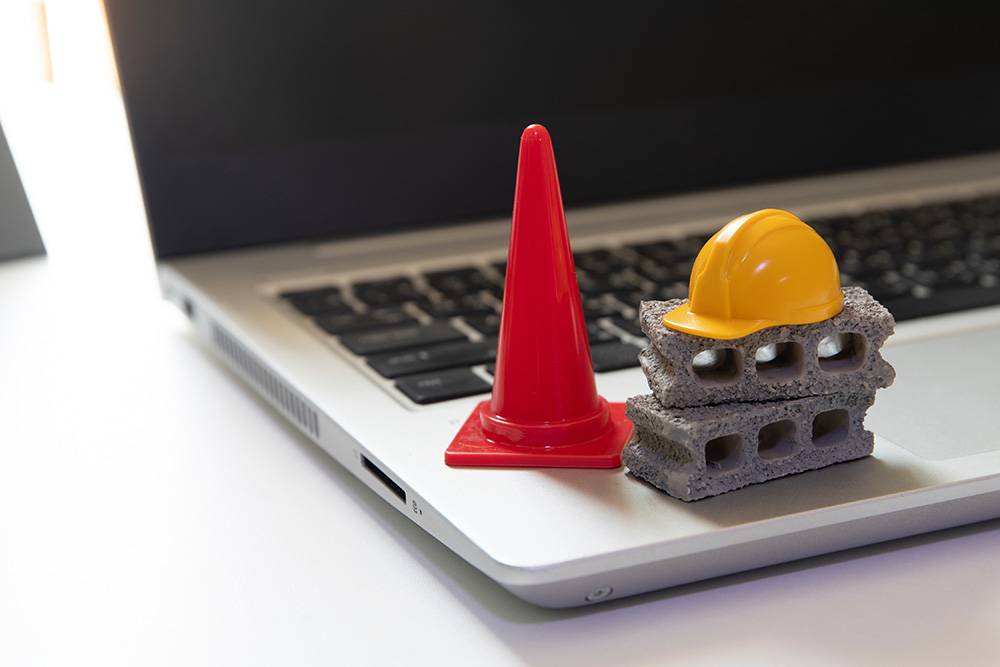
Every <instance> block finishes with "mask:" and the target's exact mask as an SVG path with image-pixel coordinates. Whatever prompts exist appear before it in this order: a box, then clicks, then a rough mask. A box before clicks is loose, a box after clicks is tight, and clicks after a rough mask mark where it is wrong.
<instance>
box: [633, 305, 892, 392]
mask: <svg viewBox="0 0 1000 667" xmlns="http://www.w3.org/2000/svg"><path fill="white" fill-rule="evenodd" d="M682 303H684V301H683V300H681V299H673V300H670V301H643V302H642V304H641V305H640V307H639V324H640V326H641V327H642V330H643V332H644V333H645V334H646V336H647V337H648V338H649V340H650V347H648V348H646V349H645V350H644V351H643V352H642V353H641V354H640V355H639V361H640V363H641V365H642V370H643V372H644V373H645V374H646V379H647V380H648V382H649V387H650V389H652V390H653V393H654V394H655V395H656V397H657V398H658V399H659V400H660V402H661V403H662V404H663V405H666V406H672V407H688V406H696V405H706V404H714V403H741V402H746V401H773V400H781V399H787V398H799V397H803V396H817V395H821V394H832V393H860V394H867V393H871V392H873V391H874V390H876V389H879V388H882V387H888V386H889V385H891V384H892V382H893V380H894V379H895V377H896V372H895V371H894V370H893V368H892V366H890V365H889V363H888V362H887V361H886V360H885V359H884V358H883V357H882V354H881V352H879V348H881V347H882V344H883V343H884V342H885V339H886V338H888V337H889V336H890V335H891V334H892V332H893V330H894V328H895V324H896V323H895V320H894V319H893V317H892V315H891V314H890V313H889V311H888V310H886V309H885V307H883V306H882V304H880V303H879V302H878V301H876V300H875V299H874V298H872V296H871V295H869V294H868V292H866V291H865V290H864V289H862V288H860V287H847V288H845V289H844V309H843V311H841V312H840V313H839V314H838V315H836V316H835V317H832V318H830V319H829V320H824V321H822V322H816V323H814V324H802V325H787V326H777V327H771V328H768V329H764V330H762V331H758V332H756V333H753V334H750V335H749V336H744V337H743V338H736V339H733V340H716V339H712V338H702V337H700V336H693V335H691V334H686V333H682V332H680V331H674V330H673V329H668V328H667V327H665V326H663V323H662V322H661V318H662V317H663V315H664V313H666V312H668V311H670V310H672V309H674V308H676V307H677V306H679V305H680V304H682ZM837 335H841V336H846V339H842V341H841V342H842V343H843V347H844V350H843V351H842V352H841V353H840V354H837V355H835V356H832V357H829V358H820V356H819V352H820V350H823V351H824V352H825V353H828V352H829V350H827V349H826V348H827V347H828V342H829V339H828V337H830V336H837ZM768 345H775V346H777V347H776V348H774V347H772V348H768V349H769V350H770V351H771V352H772V354H774V353H776V357H775V358H774V359H773V360H771V361H766V362H764V363H758V361H757V359H756V356H757V352H758V350H760V349H761V348H766V346H768ZM707 350H716V351H717V352H710V353H709V354H715V355H716V359H715V362H716V364H715V366H714V367H704V366H702V367H699V366H698V365H697V364H695V363H694V360H695V356H696V355H698V354H699V353H702V352H705V351H707ZM765 351H766V350H765ZM703 356H704V355H703Z"/></svg>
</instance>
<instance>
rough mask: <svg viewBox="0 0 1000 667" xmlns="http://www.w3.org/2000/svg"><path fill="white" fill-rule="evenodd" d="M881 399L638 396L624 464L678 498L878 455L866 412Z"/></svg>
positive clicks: (631, 406) (629, 411)
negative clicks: (704, 400) (705, 400)
mask: <svg viewBox="0 0 1000 667" xmlns="http://www.w3.org/2000/svg"><path fill="white" fill-rule="evenodd" d="M874 401H875V394H874V391H870V392H867V393H862V394H831V395H825V396H810V397H806V398H799V399H790V400H785V401H772V402H767V403H745V404H739V405H732V404H722V405H708V406H703V407H691V408H664V407H663V406H662V405H660V403H659V402H658V401H657V400H656V397H655V396H652V395H649V394H647V395H644V396H635V397H633V398H630V399H629V400H628V403H627V407H626V415H628V417H629V418H630V419H631V420H632V422H633V423H634V425H635V432H634V434H633V436H632V440H631V441H630V442H629V444H628V445H627V446H626V447H625V450H624V451H623V452H622V462H623V463H624V464H625V466H626V467H627V468H628V469H629V471H630V472H631V473H632V474H633V475H635V476H636V477H639V478H641V479H644V480H646V481H647V482H649V483H650V484H652V485H653V486H656V487H658V488H660V489H663V490H664V491H666V492H667V493H669V494H670V495H671V496H674V497H675V498H680V499H681V500H698V499H700V498H705V497H708V496H714V495H718V494H720V493H725V492H727V491H732V490H734V489H739V488H741V487H744V486H747V485H749V484H757V483H760V482H764V481H767V480H769V479H774V478H776V477H783V476H785V475H791V474H794V473H799V472H803V471H806V470H815V469H817V468H822V467H824V466H828V465H831V464H834V463H840V462H842V461H849V460H852V459H857V458H861V457H864V456H867V455H869V454H871V452H872V448H873V446H874V437H873V436H872V433H871V432H870V431H866V430H865V428H864V417H865V412H866V411H867V410H868V408H869V407H871V405H872V403H873V402H874Z"/></svg>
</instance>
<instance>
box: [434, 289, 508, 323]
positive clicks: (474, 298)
mask: <svg viewBox="0 0 1000 667" xmlns="http://www.w3.org/2000/svg"><path fill="white" fill-rule="evenodd" d="M417 306H418V307H419V308H420V310H422V311H424V312H425V313H427V314H428V315H430V316H431V317H433V318H435V319H447V318H449V317H458V316H459V315H492V314H494V313H496V309H495V308H494V307H493V304H492V302H490V301H487V300H486V299H484V298H482V297H480V296H478V295H475V294H470V295H466V296H458V297H454V298H450V299H439V300H437V301H431V300H430V299H427V300H424V301H421V302H419V303H418V304H417Z"/></svg>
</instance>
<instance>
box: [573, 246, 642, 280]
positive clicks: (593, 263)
mask: <svg viewBox="0 0 1000 667" xmlns="http://www.w3.org/2000/svg"><path fill="white" fill-rule="evenodd" d="M573 263H574V264H575V265H576V267H577V268H580V269H583V270H584V271H586V272H587V273H589V274H590V275H593V276H606V275H609V274H611V273H616V272H618V271H621V270H622V269H625V268H627V267H628V266H630V265H631V262H630V261H629V258H628V257H626V256H625V255H623V254H622V253H621V252H620V251H614V250H605V249H601V250H589V251H586V252H578V253H576V254H574V255H573Z"/></svg>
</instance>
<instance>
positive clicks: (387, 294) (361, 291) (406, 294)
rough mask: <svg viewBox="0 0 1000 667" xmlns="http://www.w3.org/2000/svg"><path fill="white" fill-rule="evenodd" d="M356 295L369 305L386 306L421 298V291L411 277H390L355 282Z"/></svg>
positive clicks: (352, 288) (359, 299)
mask: <svg viewBox="0 0 1000 667" xmlns="http://www.w3.org/2000/svg"><path fill="white" fill-rule="evenodd" d="M351 290H352V291H353V292H354V296H355V297H356V298H357V299H358V301H361V302H363V303H365V304H367V305H369V306H376V307H377V306H386V305H389V304H395V303H403V302H404V301H413V300H415V299H419V298H420V296H421V295H420V293H419V292H418V291H417V288H416V287H415V286H414V285H413V281H411V280H410V279H409V278H402V277H400V278H388V279H386V280H374V281H370V282H363V283H354V285H352V286H351Z"/></svg>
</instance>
